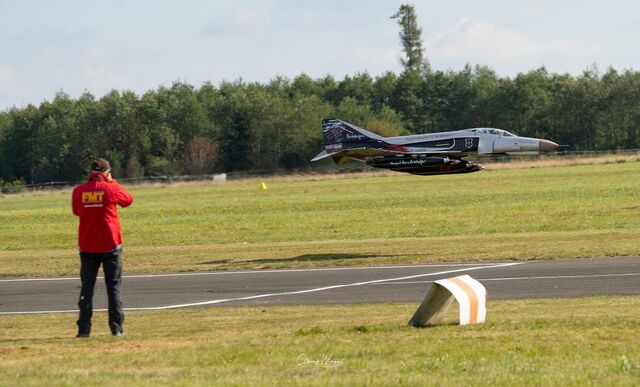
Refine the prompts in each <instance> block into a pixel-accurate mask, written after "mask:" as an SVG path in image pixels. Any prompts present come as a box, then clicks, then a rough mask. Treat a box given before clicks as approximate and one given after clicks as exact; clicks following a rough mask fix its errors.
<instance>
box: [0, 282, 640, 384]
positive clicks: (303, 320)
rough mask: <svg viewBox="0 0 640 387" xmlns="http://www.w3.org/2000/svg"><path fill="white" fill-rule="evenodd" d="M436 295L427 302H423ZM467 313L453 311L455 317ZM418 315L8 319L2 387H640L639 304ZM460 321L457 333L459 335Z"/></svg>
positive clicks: (1, 352)
mask: <svg viewBox="0 0 640 387" xmlns="http://www.w3.org/2000/svg"><path fill="white" fill-rule="evenodd" d="M425 292H426V289H425ZM456 306H457V305H455V304H454V306H453V307H454V308H455V307H456ZM416 307H417V304H415V305H411V304H386V305H349V306H311V307H307V306H299V307H264V308H260V307H223V308H200V309H184V310H173V311H157V312H136V313H133V312H132V313H129V314H128V319H127V322H126V327H127V333H126V336H125V337H123V338H112V337H111V336H110V335H109V333H108V328H107V326H106V325H107V324H106V315H105V314H104V313H96V315H95V316H94V334H93V336H92V337H91V338H90V339H74V338H72V336H73V335H74V333H75V325H74V322H75V319H76V316H75V314H57V315H32V316H3V317H1V318H0V384H2V385H32V384H38V385H77V384H110V385H123V384H131V383H133V384H136V385H156V384H158V383H163V384H172V385H173V384H177V385H193V384H202V385H204V384H207V385H209V384H220V385H222V384H224V385H229V384H233V385H290V384H298V385H327V384H330V385H334V384H338V385H365V384H367V385H369V384H372V385H389V384H398V385H425V384H426V385H433V384H437V385H464V384H473V385H591V384H604V385H637V383H638V381H639V380H640V335H638V334H637V332H638V331H640V297H593V298H584V299H556V300H516V301H494V302H491V301H490V302H489V304H488V320H487V323H485V324H481V325H474V326H465V327H461V326H456V325H452V324H449V325H444V326H438V327H431V328H424V329H416V328H412V327H409V326H407V325H406V324H407V321H408V320H409V318H410V317H411V315H412V314H413V312H414V311H415V309H416ZM454 308H452V310H451V313H450V316H449V317H448V321H449V322H450V323H453V322H455V313H456V312H457V311H456V310H455V309H454Z"/></svg>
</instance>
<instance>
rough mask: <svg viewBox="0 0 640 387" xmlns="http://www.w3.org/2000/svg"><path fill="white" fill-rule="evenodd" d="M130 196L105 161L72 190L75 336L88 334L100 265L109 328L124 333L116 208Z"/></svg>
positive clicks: (95, 164) (93, 165) (124, 204)
mask: <svg viewBox="0 0 640 387" xmlns="http://www.w3.org/2000/svg"><path fill="white" fill-rule="evenodd" d="M131 203H133V197H132V196H131V194H130V193H129V192H127V190H126V189H124V187H122V186H121V185H120V184H118V182H116V181H115V180H114V179H113V178H111V167H110V165H109V162H108V161H107V160H105V159H97V160H95V161H94V162H93V163H91V172H90V174H89V181H87V182H86V183H84V184H80V185H78V186H77V187H75V188H74V190H73V194H72V198H71V204H72V207H73V213H74V215H76V216H78V217H80V227H79V229H78V245H79V247H80V280H81V281H82V288H81V290H80V300H79V301H78V307H79V308H80V317H79V318H78V336H77V337H89V335H90V334H91V316H92V315H93V289H94V287H95V284H96V277H97V275H98V269H100V264H102V265H103V267H102V269H103V270H104V279H105V283H106V285H107V296H108V298H109V327H110V328H111V333H112V334H113V335H114V336H122V335H123V334H124V331H123V328H122V324H123V322H124V311H123V309H122V299H121V298H120V287H121V285H122V232H121V231H120V221H119V220H118V210H117V206H121V207H128V206H129V205H130V204H131Z"/></svg>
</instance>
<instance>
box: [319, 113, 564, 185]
mask: <svg viewBox="0 0 640 387" xmlns="http://www.w3.org/2000/svg"><path fill="white" fill-rule="evenodd" d="M322 132H323V135H324V150H323V151H322V152H320V153H319V154H318V155H317V156H316V157H314V158H313V159H312V160H311V161H318V160H322V159H325V158H327V157H331V158H333V160H334V161H335V163H336V164H337V165H342V164H344V163H345V162H346V160H347V159H349V158H351V159H355V160H358V161H362V162H365V163H366V164H367V165H370V166H372V167H374V168H384V169H390V170H392V171H397V172H406V173H412V174H415V175H442V174H449V173H469V172H476V171H479V170H481V169H483V167H482V165H480V164H477V163H472V162H470V161H467V160H463V158H464V157H466V156H469V155H471V154H479V155H483V154H507V155H537V154H540V153H548V152H555V151H556V150H558V148H559V145H558V144H556V143H555V142H552V141H548V140H543V139H538V138H529V137H519V136H516V135H514V134H511V133H509V132H507V131H506V130H502V129H494V128H474V129H463V130H456V131H452V132H439V133H429V134H416V135H410V136H398V137H382V136H379V135H377V134H375V133H371V132H369V131H368V130H365V129H362V128H360V127H357V126H355V125H353V124H350V123H348V122H345V121H341V120H338V119H325V120H322Z"/></svg>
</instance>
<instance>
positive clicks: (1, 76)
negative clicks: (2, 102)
mask: <svg viewBox="0 0 640 387" xmlns="http://www.w3.org/2000/svg"><path fill="white" fill-rule="evenodd" d="M13 78H14V75H13V70H11V68H9V67H6V66H0V85H3V86H4V85H5V84H8V83H10V82H11V81H12V80H13Z"/></svg>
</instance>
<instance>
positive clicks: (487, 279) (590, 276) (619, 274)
mask: <svg viewBox="0 0 640 387" xmlns="http://www.w3.org/2000/svg"><path fill="white" fill-rule="evenodd" d="M639 275H640V273H611V274H584V275H553V276H532V277H497V278H476V279H477V280H478V281H518V280H533V279H559V278H598V277H630V276H639ZM428 283H433V281H398V282H384V283H378V284H374V285H413V284H428Z"/></svg>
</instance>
